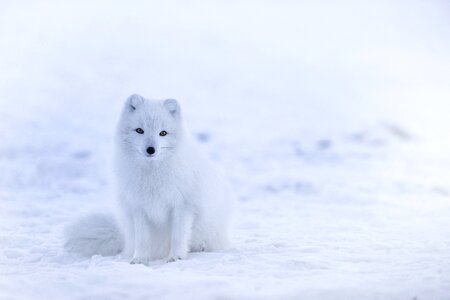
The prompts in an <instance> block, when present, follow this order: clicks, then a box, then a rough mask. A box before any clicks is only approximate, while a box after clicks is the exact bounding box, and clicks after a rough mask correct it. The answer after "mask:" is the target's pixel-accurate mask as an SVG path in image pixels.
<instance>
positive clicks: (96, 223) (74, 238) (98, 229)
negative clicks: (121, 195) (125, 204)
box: [64, 213, 124, 257]
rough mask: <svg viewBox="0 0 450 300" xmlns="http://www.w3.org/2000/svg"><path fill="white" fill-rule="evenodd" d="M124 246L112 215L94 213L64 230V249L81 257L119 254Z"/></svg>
mask: <svg viewBox="0 0 450 300" xmlns="http://www.w3.org/2000/svg"><path fill="white" fill-rule="evenodd" d="M123 245H124V240H123V236H122V233H121V232H120V230H119V227H118V226H117V222H116V220H115V218H114V216H113V215H112V214H103V213H94V214H90V215H87V216H85V217H82V218H81V219H79V220H77V221H76V222H75V223H73V224H71V225H70V226H68V227H67V228H66V231H65V244H64V247H65V249H66V250H67V251H69V252H74V253H77V254H80V255H83V256H88V257H90V256H92V255H95V254H100V255H104V256H109V255H116V254H119V253H120V252H121V251H122V249H123Z"/></svg>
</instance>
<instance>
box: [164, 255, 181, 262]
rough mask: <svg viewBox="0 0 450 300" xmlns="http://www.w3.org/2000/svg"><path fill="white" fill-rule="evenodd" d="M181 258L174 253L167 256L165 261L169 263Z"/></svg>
mask: <svg viewBox="0 0 450 300" xmlns="http://www.w3.org/2000/svg"><path fill="white" fill-rule="evenodd" d="M181 259H183V258H182V257H181V256H176V255H174V256H169V257H168V258H167V259H166V262H168V263H170V262H175V261H177V260H181Z"/></svg>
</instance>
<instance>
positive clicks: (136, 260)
mask: <svg viewBox="0 0 450 300" xmlns="http://www.w3.org/2000/svg"><path fill="white" fill-rule="evenodd" d="M149 262H150V259H149V258H148V257H133V259H132V260H131V261H130V264H132V265H138V264H139V265H148V263H149Z"/></svg>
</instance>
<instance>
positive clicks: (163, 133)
mask: <svg viewBox="0 0 450 300" xmlns="http://www.w3.org/2000/svg"><path fill="white" fill-rule="evenodd" d="M159 135H160V136H166V135H167V131H165V130H163V131H161V132H160V133H159Z"/></svg>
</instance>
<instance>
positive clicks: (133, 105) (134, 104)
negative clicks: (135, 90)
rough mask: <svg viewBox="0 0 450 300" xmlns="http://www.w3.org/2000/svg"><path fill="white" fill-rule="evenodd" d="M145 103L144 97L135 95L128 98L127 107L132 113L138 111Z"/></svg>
mask: <svg viewBox="0 0 450 300" xmlns="http://www.w3.org/2000/svg"><path fill="white" fill-rule="evenodd" d="M143 102H144V97H142V96H141V95H138V94H133V95H131V96H130V97H128V98H127V101H126V102H125V107H126V108H128V110H130V111H134V110H136V109H137V108H138V107H139V106H140V105H141V104H142V103H143Z"/></svg>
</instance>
